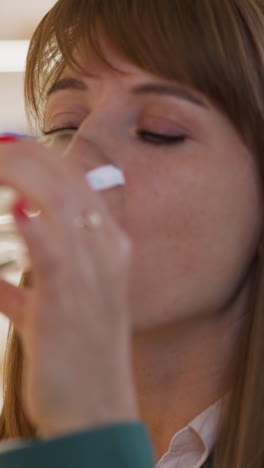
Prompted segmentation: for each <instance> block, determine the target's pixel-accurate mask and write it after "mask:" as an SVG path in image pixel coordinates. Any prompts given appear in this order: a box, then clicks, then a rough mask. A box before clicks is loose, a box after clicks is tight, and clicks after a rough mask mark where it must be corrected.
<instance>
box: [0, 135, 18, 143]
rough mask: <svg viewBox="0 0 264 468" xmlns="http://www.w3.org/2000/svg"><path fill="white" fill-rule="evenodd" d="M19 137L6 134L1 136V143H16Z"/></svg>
mask: <svg viewBox="0 0 264 468" xmlns="http://www.w3.org/2000/svg"><path fill="white" fill-rule="evenodd" d="M18 140H19V139H18V138H17V137H15V136H9V135H6V136H1V137H0V143H14V142H16V141H18Z"/></svg>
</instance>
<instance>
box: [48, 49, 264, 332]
mask: <svg viewBox="0 0 264 468" xmlns="http://www.w3.org/2000/svg"><path fill="white" fill-rule="evenodd" d="M104 50H105V54H106V56H107V58H108V60H109V61H110V62H111V63H112V64H113V65H114V66H115V67H116V68H117V69H118V70H119V71H118V72H114V71H112V70H111V69H109V68H107V67H106V66H105V65H103V64H102V63H100V62H99V61H98V59H96V58H95V57H94V56H93V55H92V53H91V52H89V53H88V51H87V50H86V52H85V54H80V56H79V57H82V58H80V60H81V61H82V64H83V66H84V67H85V70H86V72H85V73H78V72H76V71H73V70H71V69H70V68H67V69H66V70H65V71H64V73H63V76H62V77H61V78H72V79H74V80H80V81H78V82H76V81H68V82H67V81H64V82H63V83H61V84H60V86H57V89H56V90H55V89H53V92H52V93H51V94H50V96H49V98H48V103H47V108H46V118H45V131H49V130H53V129H55V128H65V127H76V128H77V127H78V128H79V129H80V131H81V133H82V135H84V136H85V137H87V139H89V140H90V142H89V141H86V140H85V139H81V138H80V139H78V138H77V139H76V140H75V144H74V143H73V148H72V154H73V155H74V158H76V163H77V162H78V160H79V161H80V160H81V159H82V160H83V158H84V157H85V158H86V159H87V161H86V164H87V167H88V165H89V164H90V167H91V168H92V167H94V166H95V165H99V164H105V163H108V164H109V163H110V164H114V165H116V166H118V167H119V168H120V169H122V170H123V172H124V174H125V176H126V181H127V184H126V186H125V187H118V188H114V189H112V190H110V191H108V192H105V193H104V194H102V195H101V196H103V197H104V200H105V202H106V203H109V209H110V210H112V214H113V216H114V217H115V218H116V220H117V222H119V223H120V225H121V226H122V228H123V229H124V230H126V231H127V233H128V235H129V236H130V238H131V239H132V241H133V243H134V257H133V263H132V271H131V288H130V303H131V311H132V316H133V320H134V326H135V327H136V328H141V329H142V328H143V327H144V328H145V327H154V326H157V325H163V324H167V323H169V322H175V321H180V320H184V319H189V318H194V317H195V318H201V317H202V316H205V315H208V314H215V313H218V312H220V311H224V310H225V309H226V308H227V304H228V303H229V301H230V299H231V298H232V297H233V295H234V293H235V292H236V291H237V288H238V287H239V286H240V284H241V282H242V280H243V278H244V277H245V274H246V272H247V270H248V268H249V266H250V264H251V262H252V259H253V258H254V255H255V253H256V249H257V246H258V243H259V240H260V235H261V229H262V212H263V211H262V209H263V208H262V199H261V190H260V181H259V176H258V172H257V169H256V165H255V162H254V159H253V155H252V154H251V153H250V152H249V150H248V149H247V148H246V147H245V146H244V144H243V142H242V140H241V138H240V137H239V135H238V133H237V132H236V131H235V129H234V128H233V126H232V125H231V123H230V122H229V120H228V119H227V118H226V117H225V116H224V115H223V114H222V113H220V111H218V110H217V109H216V108H215V107H213V105H212V104H211V103H210V102H209V100H207V99H206V98H205V97H204V96H201V95H198V94H197V93H196V92H195V91H193V90H190V89H189V90H188V91H187V89H186V88H185V87H184V86H182V85H181V84H180V83H176V82H174V83H172V82H168V81H167V80H164V79H162V78H160V77H157V76H154V75H152V74H150V73H148V72H146V71H144V70H142V69H140V68H138V67H137V66H135V65H133V64H131V63H129V62H128V61H127V60H126V59H125V58H124V57H122V56H121V55H120V54H119V53H117V52H116V51H115V50H114V49H113V48H111V47H110V46H109V45H106V44H104ZM91 73H92V74H93V76H91ZM168 85H169V86H170V87H171V89H167V88H166V86H168ZM154 134H155V135H154ZM156 134H159V135H161V136H160V137H158V136H156ZM163 135H164V136H163ZM91 143H92V146H93V151H92V152H91V150H90V148H91ZM89 158H90V159H89Z"/></svg>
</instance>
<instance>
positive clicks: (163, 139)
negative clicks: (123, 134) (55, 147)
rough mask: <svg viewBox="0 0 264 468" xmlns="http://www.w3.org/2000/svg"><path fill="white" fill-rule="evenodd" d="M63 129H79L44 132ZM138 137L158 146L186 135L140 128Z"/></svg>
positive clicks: (173, 143) (176, 140)
mask: <svg viewBox="0 0 264 468" xmlns="http://www.w3.org/2000/svg"><path fill="white" fill-rule="evenodd" d="M62 130H77V128H76V127H63V128H56V129H54V130H50V131H49V132H43V134H44V135H51V134H53V133H56V132H59V131H62ZM137 137H138V138H139V139H140V141H141V142H142V143H143V144H152V145H156V146H169V145H176V144H181V143H184V142H185V140H186V136H185V135H162V134H159V133H154V132H148V131H147V130H140V131H138V132H137Z"/></svg>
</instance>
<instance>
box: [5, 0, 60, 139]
mask: <svg viewBox="0 0 264 468" xmlns="http://www.w3.org/2000/svg"><path fill="white" fill-rule="evenodd" d="M0 3H2V5H3V8H2V9H1V16H0V40H23V39H30V37H31V36H32V33H33V31H34V29H35V28H36V26H37V24H38V23H39V21H40V20H41V18H42V17H43V16H44V14H45V13H46V12H47V11H48V10H49V9H50V8H51V7H52V6H53V5H54V3H56V2H55V0H0ZM0 60H1V57H0ZM0 102H1V112H0V133H1V132H6V131H12V132H22V133H25V132H27V131H28V130H27V123H26V118H25V112H24V104H23V74H22V73H0Z"/></svg>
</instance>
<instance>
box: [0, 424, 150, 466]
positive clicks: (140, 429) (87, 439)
mask: <svg viewBox="0 0 264 468" xmlns="http://www.w3.org/2000/svg"><path fill="white" fill-rule="evenodd" d="M26 442H28V441H26ZM154 466H155V464H154V456H153V449H152V445H151V443H150V438H149V434H148V431H147V428H146V427H145V425H143V424H141V423H127V424H115V425H111V426H107V427H103V428H98V429H95V430H89V431H85V432H78V433H75V434H70V435H67V436H64V437H59V438H56V439H50V440H45V441H43V440H42V441H31V442H30V443H29V444H28V443H27V445H25V447H23V448H17V449H15V450H11V451H8V452H6V453H2V454H0V467H1V468H36V467H37V468H106V467H107V468H154Z"/></svg>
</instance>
